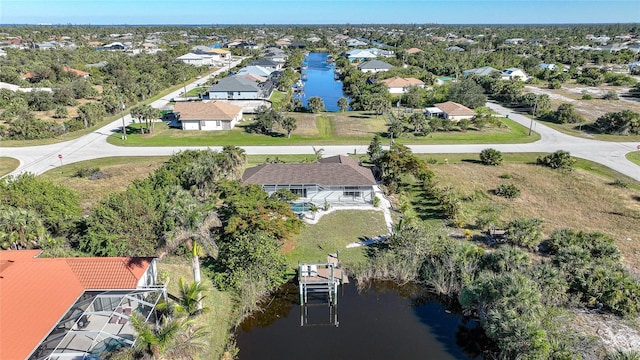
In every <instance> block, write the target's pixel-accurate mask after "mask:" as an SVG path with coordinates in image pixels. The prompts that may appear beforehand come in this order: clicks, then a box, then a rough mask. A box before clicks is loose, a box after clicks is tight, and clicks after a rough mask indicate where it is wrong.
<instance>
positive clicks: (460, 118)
mask: <svg viewBox="0 0 640 360" xmlns="http://www.w3.org/2000/svg"><path fill="white" fill-rule="evenodd" d="M473 117H474V115H449V114H447V113H445V115H444V118H445V119H449V120H451V121H455V122H458V121H460V120H462V119H473Z"/></svg>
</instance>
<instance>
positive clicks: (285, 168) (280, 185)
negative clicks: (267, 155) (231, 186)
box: [242, 155, 376, 206]
mask: <svg viewBox="0 0 640 360" xmlns="http://www.w3.org/2000/svg"><path fill="white" fill-rule="evenodd" d="M242 182H243V183H244V184H258V185H261V186H262V188H263V189H264V190H265V191H266V192H267V193H268V194H269V195H271V194H273V193H274V192H276V191H277V190H279V189H287V190H289V191H291V192H292V193H294V194H296V195H298V196H300V197H299V198H298V199H297V200H296V201H295V202H296V203H313V204H316V205H319V206H322V205H324V204H325V203H329V204H331V205H339V204H350V205H351V204H363V205H364V204H372V203H373V198H374V197H375V194H374V189H373V187H374V185H376V180H375V178H374V176H373V173H372V172H371V169H370V168H368V167H364V166H362V165H360V163H359V161H358V160H357V159H355V158H350V157H348V156H343V155H338V156H332V157H328V158H324V159H320V160H319V161H318V162H317V163H303V164H290V163H289V164H263V165H259V166H255V167H252V168H249V169H247V170H245V172H244V174H243V175H242Z"/></svg>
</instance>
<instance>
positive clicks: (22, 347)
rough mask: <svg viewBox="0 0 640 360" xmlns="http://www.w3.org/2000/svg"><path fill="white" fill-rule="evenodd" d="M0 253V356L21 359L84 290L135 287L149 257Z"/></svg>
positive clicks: (148, 261) (30, 251) (11, 251)
mask: <svg viewBox="0 0 640 360" xmlns="http://www.w3.org/2000/svg"><path fill="white" fill-rule="evenodd" d="M39 253H40V250H5V251H0V294H2V296H0V357H1V358H3V359H25V358H27V357H28V356H29V355H30V354H31V352H32V351H33V349H34V348H35V347H36V346H37V345H38V344H39V343H40V342H41V341H42V340H43V339H44V338H45V337H46V336H47V335H48V334H49V332H50V331H51V329H52V328H53V327H54V326H55V325H56V323H57V322H58V321H59V320H60V318H62V316H64V314H65V313H66V312H67V311H68V310H69V308H70V307H71V306H72V305H73V304H74V303H75V302H76V300H77V299H78V297H79V296H80V295H82V293H83V292H84V291H85V290H107V289H135V288H136V287H137V284H138V281H139V280H140V278H142V276H143V275H144V273H145V271H146V270H147V268H148V267H149V266H150V264H151V263H152V261H153V259H152V258H124V257H117V258H37V257H36V256H37V255H38V254H39Z"/></svg>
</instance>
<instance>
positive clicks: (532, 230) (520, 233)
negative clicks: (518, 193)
mask: <svg viewBox="0 0 640 360" xmlns="http://www.w3.org/2000/svg"><path fill="white" fill-rule="evenodd" d="M506 236H507V242H509V243H511V244H513V245H518V246H523V247H527V248H529V249H535V248H537V247H538V245H539V244H540V239H542V220H541V219H536V218H530V219H528V218H523V219H516V220H513V221H511V222H510V223H509V224H508V225H507V229H506Z"/></svg>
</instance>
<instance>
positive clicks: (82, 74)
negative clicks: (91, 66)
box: [62, 66, 89, 76]
mask: <svg viewBox="0 0 640 360" xmlns="http://www.w3.org/2000/svg"><path fill="white" fill-rule="evenodd" d="M62 70H64V71H66V72H70V73H74V74H76V75H78V76H88V75H89V73H88V72H86V71H82V70H78V69H74V68H70V67H66V66H65V67H63V68H62Z"/></svg>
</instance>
